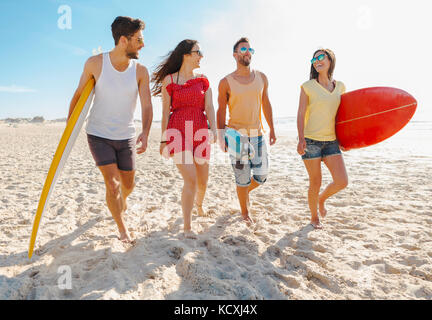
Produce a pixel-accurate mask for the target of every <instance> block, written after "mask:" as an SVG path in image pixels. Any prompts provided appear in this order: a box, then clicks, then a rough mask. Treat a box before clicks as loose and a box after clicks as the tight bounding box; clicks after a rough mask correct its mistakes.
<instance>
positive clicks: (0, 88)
mask: <svg viewBox="0 0 432 320" xmlns="http://www.w3.org/2000/svg"><path fill="white" fill-rule="evenodd" d="M0 92H8V93H28V92H36V90H35V89H31V88H27V87H19V86H16V85H11V86H0Z"/></svg>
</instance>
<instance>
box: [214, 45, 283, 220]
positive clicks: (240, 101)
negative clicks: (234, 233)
mask: <svg viewBox="0 0 432 320" xmlns="http://www.w3.org/2000/svg"><path fill="white" fill-rule="evenodd" d="M253 53H254V50H253V49H252V48H251V47H250V44H249V40H248V39H247V38H241V39H240V40H239V41H237V43H236V44H235V45H234V53H233V56H234V59H235V60H236V62H237V69H236V70H235V71H234V72H233V73H231V74H229V75H227V76H226V77H225V78H223V79H222V80H221V81H220V83H219V97H218V103H219V109H218V111H217V126H218V129H219V130H218V142H219V145H220V147H221V148H222V150H223V151H224V152H227V146H226V141H230V144H231V143H236V142H232V139H227V140H226V139H225V128H226V127H229V128H231V129H234V130H237V131H238V132H239V133H240V134H242V135H243V137H242V138H241V142H240V143H242V144H243V143H245V144H247V145H248V148H249V150H254V151H255V152H250V153H249V158H248V159H246V160H239V159H237V155H234V156H233V155H232V153H231V152H230V158H231V163H232V167H233V170H234V176H235V180H236V184H237V196H238V199H239V202H240V208H241V214H242V217H243V220H245V221H246V222H247V223H248V224H249V223H252V222H253V221H252V219H251V218H250V217H249V203H250V201H249V193H250V192H251V191H252V190H254V189H256V188H258V187H259V186H260V185H262V184H264V183H265V182H266V180H267V174H268V156H267V147H266V143H265V140H264V139H263V136H262V121H261V109H262V110H263V113H264V116H265V118H266V120H267V123H268V125H269V127H270V145H273V144H275V142H276V135H275V131H274V126H273V112H272V107H271V104H270V100H269V97H268V91H267V89H268V80H267V77H266V76H265V74H264V73H262V72H259V71H256V70H254V71H251V69H250V63H251V60H252V54H253ZM227 105H228V107H229V114H230V119H229V123H228V125H226V124H225V121H226V108H227ZM234 149H235V147H234ZM239 149H240V150H243V145H242V146H241V147H240V148H239Z"/></svg>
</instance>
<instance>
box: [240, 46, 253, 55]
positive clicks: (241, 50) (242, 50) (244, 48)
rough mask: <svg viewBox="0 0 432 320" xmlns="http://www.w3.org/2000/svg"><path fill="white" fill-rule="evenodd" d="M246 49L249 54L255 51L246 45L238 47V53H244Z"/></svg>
mask: <svg viewBox="0 0 432 320" xmlns="http://www.w3.org/2000/svg"><path fill="white" fill-rule="evenodd" d="M247 51H249V53H250V54H254V53H255V50H254V49H252V48H249V49H248V48H246V47H241V48H240V53H241V54H245V53H246V52H247Z"/></svg>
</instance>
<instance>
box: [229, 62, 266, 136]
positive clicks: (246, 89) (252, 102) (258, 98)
mask: <svg viewBox="0 0 432 320" xmlns="http://www.w3.org/2000/svg"><path fill="white" fill-rule="evenodd" d="M253 73H254V75H255V77H254V80H253V81H252V82H251V83H249V84H241V83H240V82H238V81H237V80H235V79H234V77H233V76H232V75H229V76H227V80H228V84H229V86H230V97H229V100H228V109H229V114H230V118H229V121H228V127H230V128H233V129H235V130H238V131H239V132H240V133H242V134H247V135H248V136H250V137H256V136H260V135H262V123H261V108H262V95H263V90H264V80H263V79H262V77H261V73H260V72H257V71H255V70H254V71H253Z"/></svg>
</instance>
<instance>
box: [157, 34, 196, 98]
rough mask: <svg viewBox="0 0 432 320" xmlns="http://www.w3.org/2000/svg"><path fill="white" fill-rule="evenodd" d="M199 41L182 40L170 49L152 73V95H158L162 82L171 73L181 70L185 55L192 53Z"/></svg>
mask: <svg viewBox="0 0 432 320" xmlns="http://www.w3.org/2000/svg"><path fill="white" fill-rule="evenodd" d="M197 43H198V41H196V40H190V39H186V40H183V41H182V42H180V43H179V44H178V45H177V47H176V48H175V49H174V50H173V51H170V52H169V53H168V54H167V55H166V56H165V58H164V59H163V61H162V63H161V64H159V65H158V66H157V67H156V69H155V71H154V72H153V74H152V79H151V82H153V88H152V95H153V96H158V95H160V94H161V92H162V82H163V80H164V79H165V77H166V76H167V75H169V74H173V73H176V72H177V71H179V70H180V68H181V66H182V64H183V56H184V55H185V54H190V53H191V51H192V48H193V46H194V45H196V44H197Z"/></svg>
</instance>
